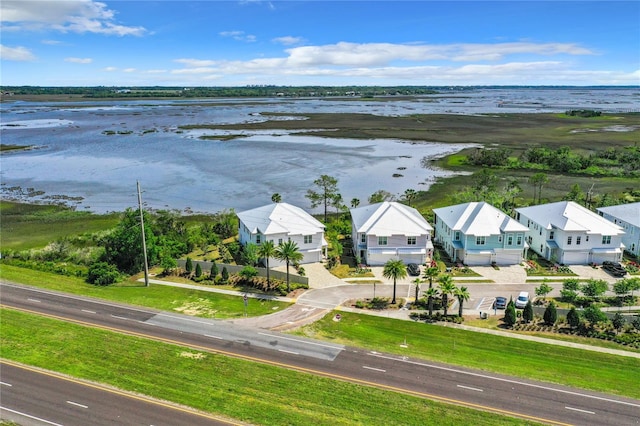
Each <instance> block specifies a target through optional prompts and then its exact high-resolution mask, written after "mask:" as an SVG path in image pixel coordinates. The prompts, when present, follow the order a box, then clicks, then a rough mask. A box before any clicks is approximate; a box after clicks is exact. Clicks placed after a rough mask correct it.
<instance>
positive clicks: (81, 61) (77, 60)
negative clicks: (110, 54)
mask: <svg viewBox="0 0 640 426" xmlns="http://www.w3.org/2000/svg"><path fill="white" fill-rule="evenodd" d="M64 61H65V62H73V63H74V64H90V63H91V62H93V59H91V58H64Z"/></svg>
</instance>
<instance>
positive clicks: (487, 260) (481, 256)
mask: <svg viewBox="0 0 640 426" xmlns="http://www.w3.org/2000/svg"><path fill="white" fill-rule="evenodd" d="M463 262H464V263H465V264H466V265H469V266H473V265H490V264H491V253H468V252H467V254H466V255H465V256H464V259H463Z"/></svg>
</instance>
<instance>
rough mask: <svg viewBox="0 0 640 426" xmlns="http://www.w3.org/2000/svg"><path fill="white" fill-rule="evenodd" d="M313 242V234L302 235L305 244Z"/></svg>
mask: <svg viewBox="0 0 640 426" xmlns="http://www.w3.org/2000/svg"><path fill="white" fill-rule="evenodd" d="M312 242H313V235H305V236H304V243H305V244H311V243H312Z"/></svg>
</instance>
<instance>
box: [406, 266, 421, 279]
mask: <svg viewBox="0 0 640 426" xmlns="http://www.w3.org/2000/svg"><path fill="white" fill-rule="evenodd" d="M407 272H408V273H409V275H411V276H412V277H419V276H420V267H419V266H418V264H416V263H409V264H408V265H407Z"/></svg>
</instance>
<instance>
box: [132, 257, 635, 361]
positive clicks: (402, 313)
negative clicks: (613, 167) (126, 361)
mask: <svg viewBox="0 0 640 426" xmlns="http://www.w3.org/2000/svg"><path fill="white" fill-rule="evenodd" d="M304 268H305V275H306V276H307V277H308V278H309V290H307V291H305V292H304V293H302V294H301V295H300V296H298V297H297V298H289V297H278V296H266V295H261V294H252V293H248V294H247V296H248V297H250V298H255V299H270V300H278V301H282V302H288V303H292V306H291V307H289V308H287V309H284V310H282V311H278V312H275V313H273V314H269V315H265V316H261V317H253V318H243V319H236V320H230V321H231V322H233V323H234V324H236V323H237V324H242V325H246V326H251V327H259V328H264V329H270V330H280V331H281V330H287V329H292V328H296V327H300V326H302V325H306V324H309V323H312V322H314V321H317V320H318V319H320V318H322V317H323V316H325V315H327V314H328V313H330V312H332V311H334V310H339V311H343V312H355V313H359V314H367V315H375V316H380V317H385V318H394V319H400V320H407V321H413V319H411V318H410V311H409V310H408V309H406V308H405V309H393V310H383V311H369V310H362V309H355V308H350V307H347V306H344V303H345V302H346V301H348V300H351V299H362V298H366V297H373V295H374V293H373V292H375V295H376V296H380V297H390V296H391V295H392V291H393V284H392V283H391V282H390V281H389V280H388V279H386V278H384V276H382V269H383V268H382V267H373V268H371V269H372V272H373V274H374V276H375V277H373V278H371V277H370V278H366V279H365V280H367V281H372V280H375V281H379V282H380V283H379V284H376V285H370V284H367V285H359V284H357V281H358V280H353V282H351V283H350V282H346V281H344V280H341V279H339V278H337V277H336V276H334V275H332V274H331V273H330V272H329V271H328V270H327V269H326V268H325V267H324V265H323V264H320V263H315V264H308V265H305V266H304ZM572 269H573V270H574V272H576V273H578V270H579V271H580V273H581V274H580V278H583V279H584V278H601V277H600V274H599V273H598V271H600V272H602V273H604V274H606V275H607V276H608V277H609V278H613V277H610V276H609V274H607V273H606V272H605V271H602V270H599V269H593V268H591V267H589V266H585V267H584V268H574V267H573V266H572ZM576 269H578V270H576ZM283 270H284V269H283ZM473 270H474V271H476V272H477V273H479V274H481V275H483V276H482V277H481V279H482V280H487V279H489V280H491V281H493V282H494V283H495V284H498V285H500V288H503V289H505V290H506V289H509V291H512V290H513V289H518V288H520V289H521V288H524V287H523V286H524V285H525V283H526V281H527V275H526V273H525V272H524V269H523V268H522V267H521V266H510V267H500V269H499V270H496V269H494V268H492V267H473ZM582 274H585V275H582ZM415 278H416V277H406V278H404V279H402V280H398V281H397V283H396V284H397V285H396V294H397V297H398V298H403V299H405V300H407V301H409V302H411V301H413V298H414V294H415V293H414V292H415V284H413V283H412V281H413V280H414V279H415ZM602 279H604V278H602ZM466 280H467V278H466V277H465V281H466ZM613 280H614V282H615V278H613ZM140 281H142V280H140ZM349 281H352V280H349ZM607 281H609V280H607ZM149 282H150V283H152V284H160V285H168V286H174V287H182V288H190V289H196V290H202V291H210V292H215V293H223V294H229V295H235V296H241V295H244V294H245V293H242V292H238V291H234V290H225V289H219V288H215V287H208V286H202V285H192V284H182V283H173V282H168V281H160V280H155V279H150V280H149ZM425 285H426V284H423V286H425ZM531 285H532V284H529V286H531ZM423 289H424V287H423ZM494 292H495V291H494ZM483 299H484V298H483ZM456 304H457V301H456V302H455V304H454V306H452V307H451V309H450V312H457V305H456ZM469 305H470V306H473V307H474V308H475V307H476V305H475V304H471V303H469ZM633 309H636V308H633ZM637 309H640V307H637ZM486 310H488V309H486V308H485V311H486ZM465 313H466V314H470V315H479V311H478V310H477V309H465ZM437 324H438V325H442V326H445V327H454V328H460V329H464V330H471V331H475V332H479V333H487V334H493V335H497V336H501V337H508V338H514V339H522V340H530V341H534V342H540V343H546V344H550V345H557V346H566V347H573V348H579V349H583V350H590V351H594V352H603V353H610V354H614V355H620V356H627V357H633V358H638V359H640V353H636V352H629V351H625V350H618V349H609V348H601V347H597V346H591V345H584V344H579V343H572V342H566V341H561V340H555V339H547V338H542V337H535V336H529V335H524V334H518V333H511V332H507V331H500V330H492V329H486V328H481V327H470V326H465V325H462V324H452V323H437Z"/></svg>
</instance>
